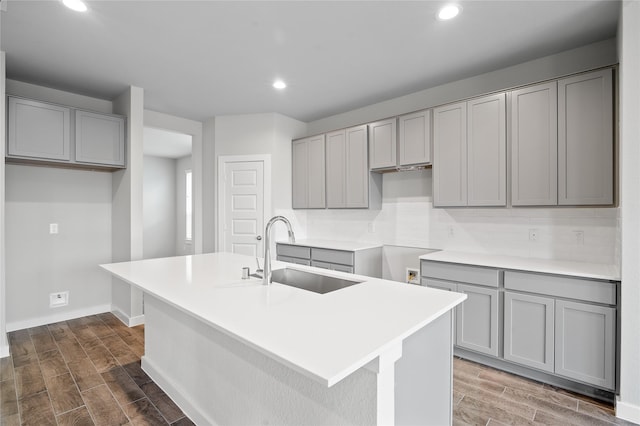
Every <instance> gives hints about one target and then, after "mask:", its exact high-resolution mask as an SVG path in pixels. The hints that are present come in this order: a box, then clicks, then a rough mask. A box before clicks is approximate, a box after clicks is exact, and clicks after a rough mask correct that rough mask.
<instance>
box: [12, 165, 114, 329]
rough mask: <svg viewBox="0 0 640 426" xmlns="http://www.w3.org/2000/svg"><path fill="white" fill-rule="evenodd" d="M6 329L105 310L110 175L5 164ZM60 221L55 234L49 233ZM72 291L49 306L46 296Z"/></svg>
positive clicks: (107, 300) (108, 299)
mask: <svg viewBox="0 0 640 426" xmlns="http://www.w3.org/2000/svg"><path fill="white" fill-rule="evenodd" d="M5 208H6V210H5V214H6V221H7V224H8V226H7V227H6V240H5V244H6V249H7V251H6V265H7V268H6V280H7V289H6V297H7V300H9V301H10V303H8V304H7V306H6V308H7V328H8V329H9V330H17V329H23V328H26V327H32V326H35V325H42V324H48V323H51V322H56V321H60V320H62V319H69V318H75V317H78V316H82V315H88V314H93V313H97V312H105V311H108V310H109V309H110V304H111V294H110V284H111V279H110V277H109V275H108V274H105V272H104V271H102V270H101V269H100V268H99V266H98V265H100V264H101V263H109V262H110V261H111V174H110V173H108V172H92V171H83V170H67V169H59V168H50V167H33V166H22V165H7V166H6V204H5ZM51 223H57V224H58V227H59V233H58V234H49V224H51ZM61 291H69V304H68V306H65V307H60V308H50V307H49V294H50V293H53V292H61Z"/></svg>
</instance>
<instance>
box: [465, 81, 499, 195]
mask: <svg viewBox="0 0 640 426" xmlns="http://www.w3.org/2000/svg"><path fill="white" fill-rule="evenodd" d="M467 113H468V117H467V167H468V168H467V183H468V186H467V188H468V198H467V205H468V206H506V205H507V138H506V131H507V124H506V123H507V118H506V96H505V94H504V93H500V94H497V95H491V96H485V97H482V98H479V99H474V100H471V101H469V102H468V104H467Z"/></svg>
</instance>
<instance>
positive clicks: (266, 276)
mask: <svg viewBox="0 0 640 426" xmlns="http://www.w3.org/2000/svg"><path fill="white" fill-rule="evenodd" d="M276 222H284V224H285V225H286V226H287V233H288V234H289V242H290V243H291V244H293V243H295V242H296V236H295V234H294V233H293V228H291V222H289V219H287V218H286V217H284V216H274V217H272V218H271V219H270V220H269V222H267V227H266V229H265V231H264V265H263V266H262V269H263V271H264V273H263V275H262V284H264V285H269V284H271V228H272V227H273V225H274V224H275V223H276Z"/></svg>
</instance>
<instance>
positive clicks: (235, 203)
mask: <svg viewBox="0 0 640 426" xmlns="http://www.w3.org/2000/svg"><path fill="white" fill-rule="evenodd" d="M224 178H225V184H224V202H225V211H224V215H225V217H224V251H226V252H230V253H238V254H246V255H248V256H255V257H263V250H264V244H263V239H262V237H263V236H262V233H263V229H264V163H263V162H262V161H247V162H237V163H235V162H230V163H226V164H225V172H224Z"/></svg>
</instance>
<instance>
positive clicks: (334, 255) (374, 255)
mask: <svg viewBox="0 0 640 426" xmlns="http://www.w3.org/2000/svg"><path fill="white" fill-rule="evenodd" d="M276 253H277V259H278V260H280V261H283V262H289V263H294V264H298V265H307V266H314V267H316V268H323V269H330V270H332V271H340V272H348V273H351V274H353V273H355V274H359V275H366V276H370V277H376V278H380V277H382V266H381V265H382V247H374V248H369V249H364V250H336V249H328V248H319V247H311V246H304V245H299V244H287V243H276Z"/></svg>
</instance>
